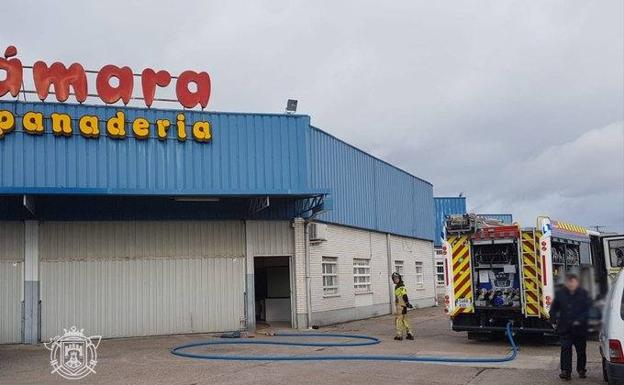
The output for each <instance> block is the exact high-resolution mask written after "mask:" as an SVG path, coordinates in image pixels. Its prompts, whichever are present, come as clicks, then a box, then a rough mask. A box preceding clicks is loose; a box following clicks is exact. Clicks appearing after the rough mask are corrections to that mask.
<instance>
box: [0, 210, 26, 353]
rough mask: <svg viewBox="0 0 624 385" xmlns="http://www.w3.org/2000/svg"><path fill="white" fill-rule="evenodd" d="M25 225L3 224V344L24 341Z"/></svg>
mask: <svg viewBox="0 0 624 385" xmlns="http://www.w3.org/2000/svg"><path fill="white" fill-rule="evenodd" d="M23 272H24V223H23V222H0V343H1V344H7V343H19V342H22V288H23V287H24V282H23V279H22V277H23Z"/></svg>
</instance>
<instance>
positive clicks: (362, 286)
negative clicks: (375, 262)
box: [353, 258, 373, 294]
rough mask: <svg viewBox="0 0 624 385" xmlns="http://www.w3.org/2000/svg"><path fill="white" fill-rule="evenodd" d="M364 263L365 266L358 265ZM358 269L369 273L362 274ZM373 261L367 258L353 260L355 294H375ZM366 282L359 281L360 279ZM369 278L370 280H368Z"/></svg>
mask: <svg viewBox="0 0 624 385" xmlns="http://www.w3.org/2000/svg"><path fill="white" fill-rule="evenodd" d="M360 262H363V264H358V263H360ZM357 269H364V270H365V271H367V272H364V273H361V272H358V271H357ZM371 270H372V269H371V260H370V259H367V258H353V292H354V293H355V294H368V293H372V292H373V287H372V271H371ZM362 278H363V279H364V280H359V279H362ZM367 278H368V279H367Z"/></svg>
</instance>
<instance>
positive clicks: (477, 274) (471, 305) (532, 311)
mask: <svg viewBox="0 0 624 385" xmlns="http://www.w3.org/2000/svg"><path fill="white" fill-rule="evenodd" d="M445 236H446V239H445V241H444V243H443V246H442V253H443V255H444V258H445V259H444V263H445V269H444V271H445V285H446V295H445V306H446V311H447V312H448V314H449V315H450V317H451V321H452V327H453V330H455V331H467V332H468V337H469V338H479V337H483V336H486V335H490V334H493V333H497V332H503V331H504V330H505V326H506V324H507V323H508V322H509V321H510V320H512V321H513V322H514V330H516V331H518V332H524V333H541V334H552V332H553V328H552V326H551V325H550V323H549V321H548V318H549V310H550V306H551V304H552V301H553V297H554V294H555V291H556V289H557V288H558V287H559V285H561V284H562V283H563V279H564V277H565V274H566V273H567V272H576V273H578V274H580V275H581V279H582V280H583V282H584V283H585V282H587V283H589V284H588V285H587V286H589V288H588V290H589V291H590V295H592V296H593V297H598V296H599V295H600V292H602V291H603V290H602V288H601V286H602V285H601V284H600V283H601V282H602V281H603V280H601V279H599V280H597V279H595V277H596V276H597V275H596V273H595V270H596V269H595V268H594V263H595V262H594V258H592V251H593V252H594V253H597V250H598V249H600V246H598V245H599V243H600V242H601V241H603V239H602V238H601V237H600V235H599V234H598V233H593V232H590V231H588V230H587V229H585V228H583V227H581V226H578V225H574V224H571V223H566V222H563V221H557V220H551V219H550V218H548V217H539V218H538V220H537V225H536V227H528V228H521V227H520V226H519V225H518V224H512V225H509V224H503V223H501V222H498V221H495V220H490V219H485V218H481V217H479V216H477V215H474V214H465V215H461V216H450V217H448V218H447V219H446V223H445Z"/></svg>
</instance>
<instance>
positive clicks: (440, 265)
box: [436, 261, 444, 285]
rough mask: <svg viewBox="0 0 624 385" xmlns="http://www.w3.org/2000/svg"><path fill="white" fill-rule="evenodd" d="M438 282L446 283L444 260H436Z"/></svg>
mask: <svg viewBox="0 0 624 385" xmlns="http://www.w3.org/2000/svg"><path fill="white" fill-rule="evenodd" d="M436 282H437V283H438V285H444V261H436Z"/></svg>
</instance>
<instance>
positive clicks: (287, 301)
mask: <svg viewBox="0 0 624 385" xmlns="http://www.w3.org/2000/svg"><path fill="white" fill-rule="evenodd" d="M290 275H291V274H290V258H289V257H255V258H254V280H255V281H254V285H255V301H256V323H257V324H262V323H265V324H268V325H270V326H272V327H275V326H287V327H291V326H292V323H291V319H292V318H291V317H292V308H291V288H290V281H291V280H290Z"/></svg>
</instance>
